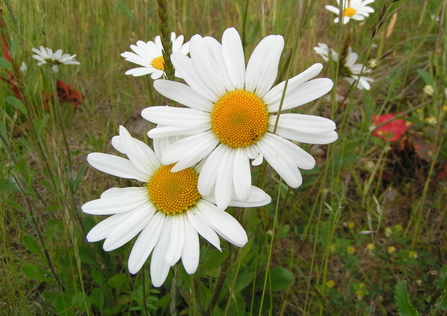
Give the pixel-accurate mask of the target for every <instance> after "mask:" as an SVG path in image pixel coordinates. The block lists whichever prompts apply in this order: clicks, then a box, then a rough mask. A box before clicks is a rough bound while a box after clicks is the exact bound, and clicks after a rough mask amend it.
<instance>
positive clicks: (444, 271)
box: [439, 266, 447, 290]
mask: <svg viewBox="0 0 447 316" xmlns="http://www.w3.org/2000/svg"><path fill="white" fill-rule="evenodd" d="M439 276H440V277H441V280H440V281H441V286H442V288H443V289H444V290H447V266H443V267H442V268H441V273H440V274H439Z"/></svg>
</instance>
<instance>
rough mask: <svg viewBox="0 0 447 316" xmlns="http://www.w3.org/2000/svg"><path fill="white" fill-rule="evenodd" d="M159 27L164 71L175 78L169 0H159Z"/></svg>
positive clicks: (171, 77) (170, 78) (169, 77)
mask: <svg viewBox="0 0 447 316" xmlns="http://www.w3.org/2000/svg"><path fill="white" fill-rule="evenodd" d="M157 4H158V17H159V19H160V21H159V28H160V34H161V43H162V45H163V60H164V72H165V74H166V77H167V79H169V80H174V66H173V65H172V62H171V58H170V56H171V53H172V45H171V27H170V23H169V13H168V2H167V1H166V0H157Z"/></svg>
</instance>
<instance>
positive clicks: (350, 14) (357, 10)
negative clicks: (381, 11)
mask: <svg viewBox="0 0 447 316" xmlns="http://www.w3.org/2000/svg"><path fill="white" fill-rule="evenodd" d="M336 1H337V4H338V6H337V7H334V6H332V5H327V6H326V7H325V8H326V9H327V10H329V11H331V12H333V13H335V14H337V15H338V16H340V15H341V17H342V18H343V20H342V22H343V24H346V23H348V22H349V20H350V19H353V20H357V21H363V20H364V19H365V18H366V17H368V16H369V14H370V13H373V12H374V9H373V8H371V7H368V6H366V5H367V4H370V3H373V2H374V0H342V4H340V0H336ZM340 8H341V11H340ZM340 13H341V14H340ZM338 21H339V17H337V18H335V20H334V23H338Z"/></svg>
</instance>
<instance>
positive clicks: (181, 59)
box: [171, 45, 219, 102]
mask: <svg viewBox="0 0 447 316" xmlns="http://www.w3.org/2000/svg"><path fill="white" fill-rule="evenodd" d="M190 48H191V45H190ZM171 61H172V64H173V65H174V68H175V70H176V71H178V73H179V74H180V76H182V78H183V79H184V80H185V82H186V83H187V84H188V85H189V86H190V87H191V88H193V89H194V91H195V92H197V93H198V94H199V95H201V96H202V97H204V98H206V99H207V100H208V101H211V102H215V101H217V100H218V99H219V96H218V95H217V94H215V93H214V92H213V91H212V90H211V89H210V88H208V86H207V85H206V84H205V83H204V82H203V80H202V78H201V77H200V75H199V73H198V72H197V70H196V68H195V67H194V64H193V62H192V60H191V59H190V58H189V57H186V56H185V55H183V54H181V53H173V54H172V55H171Z"/></svg>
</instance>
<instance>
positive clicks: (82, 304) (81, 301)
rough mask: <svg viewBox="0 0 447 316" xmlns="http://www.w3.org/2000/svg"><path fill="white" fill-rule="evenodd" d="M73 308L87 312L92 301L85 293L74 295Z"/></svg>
mask: <svg viewBox="0 0 447 316" xmlns="http://www.w3.org/2000/svg"><path fill="white" fill-rule="evenodd" d="M71 301H72V302H73V306H74V307H75V308H76V309H77V310H78V309H79V310H81V311H83V312H86V311H87V310H89V308H90V299H89V297H88V296H87V295H86V294H85V293H83V292H77V293H75V294H74V295H73V297H72V300H71Z"/></svg>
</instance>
